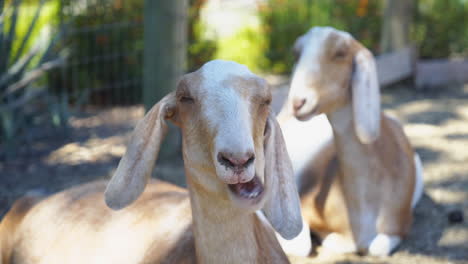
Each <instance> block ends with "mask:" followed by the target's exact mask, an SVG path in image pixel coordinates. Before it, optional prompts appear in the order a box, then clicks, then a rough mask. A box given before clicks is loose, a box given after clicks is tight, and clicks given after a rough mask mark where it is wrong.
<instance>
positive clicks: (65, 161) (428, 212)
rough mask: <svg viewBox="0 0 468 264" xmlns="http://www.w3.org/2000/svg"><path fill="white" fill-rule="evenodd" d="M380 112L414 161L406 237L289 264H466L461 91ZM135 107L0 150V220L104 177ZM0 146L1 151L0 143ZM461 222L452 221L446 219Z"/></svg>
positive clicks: (172, 169) (465, 123) (121, 147)
mask: <svg viewBox="0 0 468 264" xmlns="http://www.w3.org/2000/svg"><path fill="white" fill-rule="evenodd" d="M382 102H383V105H384V108H385V109H386V111H387V113H390V114H392V115H394V116H396V117H397V118H399V119H400V120H401V121H402V122H403V124H404V126H405V131H406V132H407V134H408V136H409V137H410V139H411V142H412V143H413V145H414V147H415V148H416V151H417V152H418V153H419V155H420V156H421V158H422V161H423V164H424V168H425V175H424V181H425V195H424V196H423V198H422V200H421V201H420V202H419V204H418V205H417V207H416V211H415V219H414V224H413V228H412V231H411V233H410V235H409V237H408V238H407V239H406V240H405V241H404V242H403V243H402V245H401V246H400V247H399V248H398V250H397V251H396V253H394V254H393V255H392V256H391V257H388V258H374V257H361V256H344V257H339V258H331V257H324V256H322V257H318V258H308V259H293V261H294V262H295V263H340V264H344V263H375V264H377V263H378V264H381V263H396V264H408V263H418V264H426V263H427V264H443V263H457V264H458V263H468V85H465V86H453V87H443V88H437V89H432V90H430V91H415V90H414V89H412V88H411V87H408V86H400V87H396V88H387V89H384V90H383V95H382ZM142 116H143V109H142V107H138V106H134V107H115V108H112V109H107V110H96V109H94V110H93V109H90V110H86V111H82V112H80V113H78V114H75V115H74V116H73V117H72V118H71V120H70V129H69V131H68V132H67V133H65V134H64V133H62V132H58V131H55V130H51V129H37V130H33V131H29V134H31V135H33V136H31V137H30V138H29V140H27V141H25V142H23V143H21V144H18V146H16V152H17V155H16V156H15V157H14V158H10V159H8V160H7V159H5V153H4V149H3V148H0V217H2V216H3V214H4V213H5V212H6V210H7V209H8V207H9V206H10V205H11V203H12V202H13V201H14V200H15V199H16V198H18V197H19V196H21V195H22V194H24V193H25V192H27V191H29V190H42V191H44V192H46V193H54V192H57V191H60V190H62V189H65V188H68V187H71V186H73V185H76V184H79V183H83V182H88V181H91V180H94V179H100V178H109V177H110V176H111V175H112V173H113V171H114V170H115V168H116V166H117V164H118V161H119V158H120V156H121V155H122V154H123V153H124V151H125V143H126V141H127V140H128V136H129V133H130V132H131V130H132V128H133V126H134V125H135V123H136V121H137V120H138V119H139V118H141V117H142ZM0 147H2V146H1V145H0ZM154 174H155V175H158V177H162V178H165V179H172V180H173V179H174V175H175V176H176V177H175V178H176V180H175V181H177V182H180V181H181V179H182V178H183V169H182V164H181V162H180V160H178V161H177V162H176V164H173V163H167V162H166V163H164V162H159V165H158V166H157V168H156V170H155V173H154ZM457 212H459V213H461V215H462V216H464V219H465V220H464V221H462V222H461V223H452V222H451V221H449V215H450V214H455V215H456V214H457Z"/></svg>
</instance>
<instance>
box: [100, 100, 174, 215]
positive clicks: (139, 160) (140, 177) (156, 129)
mask: <svg viewBox="0 0 468 264" xmlns="http://www.w3.org/2000/svg"><path fill="white" fill-rule="evenodd" d="M174 112H175V96H174V94H173V93H170V94H168V95H167V96H166V97H164V98H163V99H161V101H159V103H157V104H156V105H154V106H153V108H151V110H150V111H149V112H148V113H147V114H146V115H145V117H144V118H143V119H142V120H140V121H139V122H138V123H137V125H136V127H135V130H133V133H132V136H131V139H130V142H129V144H128V146H127V151H126V152H125V154H124V156H123V157H122V159H120V162H119V166H118V167H117V170H116V171H115V173H114V176H113V177H112V179H111V180H110V182H109V184H108V185H107V189H106V192H105V201H106V204H107V206H109V207H110V208H112V209H114V210H119V209H122V208H124V207H125V206H127V205H129V204H131V203H132V202H133V201H135V200H136V199H137V198H138V197H139V196H140V194H141V193H142V192H143V190H144V189H145V186H146V184H147V182H148V179H149V178H150V175H151V172H152V170H153V167H154V163H155V161H156V159H157V157H158V153H159V148H160V146H161V143H162V141H163V138H164V136H165V134H166V131H167V124H166V121H165V119H167V118H170V117H172V116H173V115H174Z"/></svg>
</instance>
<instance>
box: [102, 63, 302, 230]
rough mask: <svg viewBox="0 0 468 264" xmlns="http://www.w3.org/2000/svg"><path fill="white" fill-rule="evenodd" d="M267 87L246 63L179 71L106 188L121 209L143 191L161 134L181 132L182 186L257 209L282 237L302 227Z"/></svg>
mask: <svg viewBox="0 0 468 264" xmlns="http://www.w3.org/2000/svg"><path fill="white" fill-rule="evenodd" d="M270 102H271V92H270V90H269V88H268V85H267V84H266V82H265V81H264V80H263V79H261V78H259V77H257V76H256V75H254V74H252V73H251V72H250V71H249V70H248V69H247V68H246V67H245V66H242V65H239V64H237V63H234V62H227V61H219V60H217V61H212V62H209V63H207V64H205V65H204V66H203V67H202V68H201V69H199V70H198V71H196V72H193V73H189V74H186V75H184V76H183V77H182V79H181V80H180V81H179V84H178V87H177V89H176V91H175V92H173V93H171V94H169V95H167V96H166V97H165V98H163V99H162V100H161V101H160V102H159V103H158V104H156V105H155V106H154V107H153V108H152V109H151V110H150V111H149V112H148V113H147V115H146V116H145V117H144V119H143V120H141V121H140V122H139V123H138V124H137V126H136V128H135V131H134V133H133V135H132V139H131V141H130V144H129V146H128V149H127V152H126V153H125V155H124V157H123V158H122V160H121V161H120V163H119V167H118V168H117V171H116V173H115V175H114V176H113V178H112V180H111V181H110V183H109V185H108V188H107V190H106V203H107V204H108V206H109V207H111V208H114V209H120V208H123V207H125V206H127V205H128V204H130V203H131V202H133V201H134V200H135V199H136V198H138V196H139V195H140V194H141V192H142V191H143V189H144V187H145V185H146V183H147V180H148V178H149V176H150V174H151V171H152V169H153V165H154V162H155V159H156V157H157V154H158V151H159V146H160V144H161V142H162V139H163V136H164V131H165V129H166V123H165V120H171V121H172V122H173V123H174V124H175V125H176V126H178V127H180V129H181V131H182V138H183V155H184V163H185V167H186V172H187V175H189V176H190V177H189V179H188V181H189V182H190V183H191V185H193V186H197V188H198V190H199V191H200V190H201V191H202V192H206V193H211V194H215V195H216V196H217V199H221V200H225V201H227V202H229V203H231V204H232V206H234V207H236V208H242V209H243V211H245V212H249V213H250V212H253V211H255V210H258V209H262V208H263V211H264V212H265V215H266V216H267V218H268V219H269V220H270V222H271V223H272V225H273V227H275V229H276V230H277V231H278V232H279V233H280V234H282V235H283V236H284V237H286V238H290V237H294V236H295V235H297V234H298V233H299V231H300V229H301V226H302V221H301V216H300V208H299V198H298V194H297V190H296V187H295V184H294V179H293V172H292V165H291V162H290V160H289V156H288V154H287V151H286V148H285V145H284V141H283V137H282V134H281V131H280V129H279V126H278V124H277V121H276V119H275V117H274V114H273V113H272V112H271V109H270Z"/></svg>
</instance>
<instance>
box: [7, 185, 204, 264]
mask: <svg viewBox="0 0 468 264" xmlns="http://www.w3.org/2000/svg"><path fill="white" fill-rule="evenodd" d="M106 184H107V182H105V181H97V182H91V183H88V184H84V185H81V186H77V187H74V188H72V189H69V190H65V191H63V192H60V193H58V194H55V195H53V196H51V197H49V198H47V199H45V200H43V201H42V202H40V203H38V204H37V205H36V206H35V207H33V208H32V209H30V210H29V211H27V214H26V215H25V216H24V217H23V221H22V222H21V223H20V224H18V223H19V222H16V223H17V225H16V229H15V233H14V235H15V240H14V243H11V244H10V246H9V247H8V248H7V247H5V248H2V249H8V251H9V254H7V255H5V258H4V259H3V262H2V264H10V263H11V264H15V263H64V262H63V261H65V262H66V263H96V259H97V257H98V255H97V254H99V255H101V256H106V258H105V260H106V261H104V259H103V261H104V262H105V263H116V262H114V261H116V260H120V261H122V259H123V260H125V258H126V257H127V255H129V254H132V253H133V252H132V251H131V250H130V249H127V250H128V251H127V250H122V248H121V247H120V246H121V245H122V243H123V245H125V244H126V243H127V242H126V241H132V242H131V243H132V244H137V245H138V247H137V248H138V249H136V250H137V251H139V252H140V251H141V252H142V254H141V255H140V256H135V257H136V258H132V259H131V260H130V259H128V261H131V263H195V260H194V259H195V258H194V256H195V247H194V239H193V233H192V231H191V213H190V202H189V199H188V194H187V191H186V190H184V189H181V188H179V187H176V186H174V185H171V184H168V183H164V182H158V181H152V183H150V184H148V186H147V187H146V189H145V191H144V192H143V194H142V195H141V196H140V197H139V198H138V199H137V200H136V201H135V202H134V203H133V204H132V205H131V206H129V207H128V208H126V209H125V210H122V211H113V210H111V209H109V208H108V207H107V206H106V205H105V203H104V200H103V196H104V190H105V187H106ZM22 201H23V200H20V201H19V202H17V203H20V204H21V203H22ZM16 212H18V210H17V209H15V207H14V208H13V209H12V210H11V211H10V212H9V213H8V215H7V216H6V217H5V219H4V221H3V222H2V223H8V222H10V221H16V220H17V219H16V218H14V217H12V216H14V215H15V214H16ZM161 226H167V227H168V228H165V229H164V230H163V229H161ZM137 238H138V239H137ZM110 240H115V246H116V248H115V249H119V248H120V250H115V249H113V248H112V247H109V245H108V244H109V243H111V244H112V242H110ZM106 241H107V242H106ZM90 245H96V247H92V246H90ZM99 245H100V246H101V247H104V248H100V247H99ZM107 256H108V257H107ZM113 260H114V261H113ZM109 261H110V262H109Z"/></svg>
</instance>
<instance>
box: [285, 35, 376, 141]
mask: <svg viewBox="0 0 468 264" xmlns="http://www.w3.org/2000/svg"><path fill="white" fill-rule="evenodd" d="M293 49H294V52H295V54H296V55H297V58H298V61H297V64H296V67H295V70H294V74H293V78H292V82H291V91H290V94H289V100H288V107H290V109H291V110H292V111H293V113H294V115H295V116H296V117H297V118H298V119H299V120H307V119H309V118H311V117H312V116H314V115H316V114H320V113H331V112H334V111H336V110H338V109H339V108H341V107H343V106H344V105H345V104H347V103H348V102H349V101H350V100H352V107H353V118H354V126H355V130H356V133H357V135H358V137H359V139H360V140H361V141H362V142H363V143H370V142H373V141H374V140H375V139H376V138H377V137H378V135H379V132H380V114H381V113H380V91H379V84H378V80H377V72H376V66H375V62H374V58H373V56H372V53H371V52H370V51H369V50H368V49H366V48H365V47H364V46H363V45H362V44H360V43H359V42H358V41H356V40H355V39H354V38H353V37H352V36H351V35H350V34H349V33H347V32H343V31H339V30H336V29H334V28H331V27H314V28H312V29H311V30H309V31H308V32H307V33H306V34H305V35H303V36H301V37H299V38H298V40H297V41H296V43H295V44H294V48H293Z"/></svg>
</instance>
